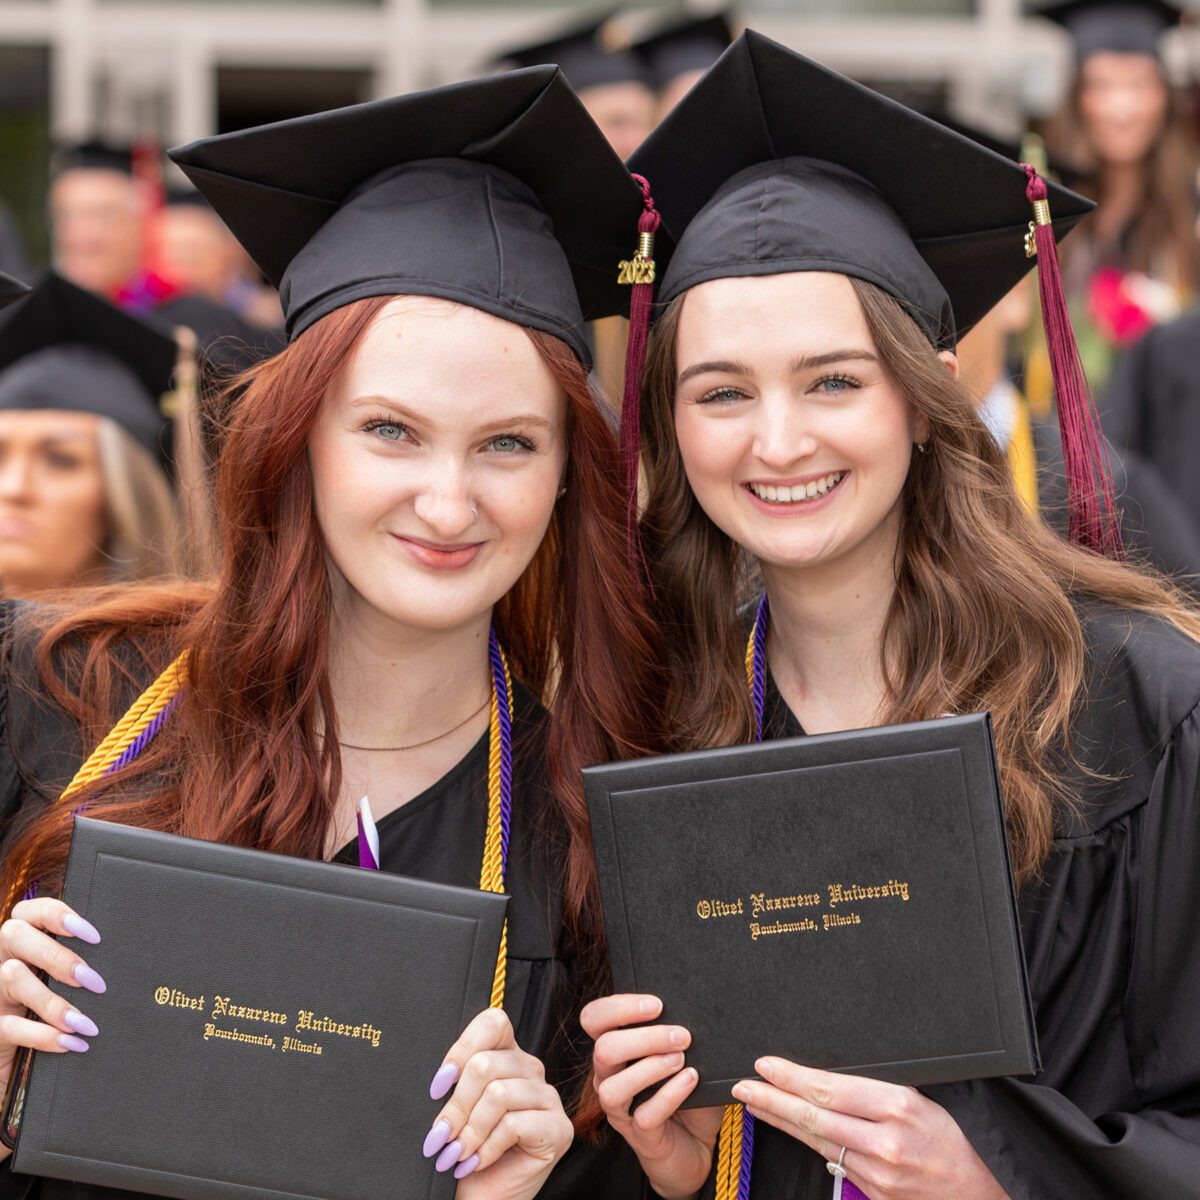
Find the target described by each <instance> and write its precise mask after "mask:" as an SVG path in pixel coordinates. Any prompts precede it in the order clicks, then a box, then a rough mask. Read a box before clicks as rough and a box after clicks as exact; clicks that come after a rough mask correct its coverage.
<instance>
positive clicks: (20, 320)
mask: <svg viewBox="0 0 1200 1200" xmlns="http://www.w3.org/2000/svg"><path fill="white" fill-rule="evenodd" d="M175 356H176V345H175V339H174V338H173V337H172V336H171V331H170V329H169V328H168V327H167V326H165V325H162V324H161V323H159V322H158V321H155V320H153V319H152V318H146V317H139V316H134V315H133V314H132V313H128V312H125V311H123V310H122V309H119V308H117V307H116V306H115V305H113V304H109V303H108V301H107V300H102V299H101V298H100V297H99V296H96V295H93V293H91V292H88V291H84V289H83V288H80V287H76V285H75V284H73V283H71V282H69V281H68V280H66V279H64V278H63V277H62V276H61V275H56V274H54V273H50V274H48V275H47V276H46V277H45V279H43V280H42V282H41V283H39V284H38V285H37V287H35V288H34V289H33V290H32V291H31V292H30V293H29V294H28V295H27V296H26V297H25V298H24V299H23V300H22V301H21V302H20V303H19V304H17V305H16V306H15V307H14V308H13V309H12V310H11V311H10V312H8V313H5V315H4V317H3V318H2V319H0V410H6V409H57V410H61V411H67V412H89V413H96V414H97V415H98V416H101V417H109V418H111V419H112V420H113V421H116V423H117V424H118V425H120V426H121V427H122V428H123V429H124V430H125V431H126V432H128V433H129V434H131V435H132V436H133V437H134V438H135V439H136V440H137V441H138V442H140V443H141V444H142V445H143V446H145V447H146V449H147V450H149V451H150V452H151V453H152V454H154V455H155V456H156V458H157V459H158V461H159V462H160V463H161V464H162V466H163V468H164V470H168V471H169V468H170V459H169V443H170V439H169V437H168V425H169V422H168V421H167V419H166V418H165V417H164V416H163V414H162V411H161V409H160V406H159V402H160V399H161V397H162V396H163V394H164V393H165V392H167V391H168V389H169V388H170V386H171V377H172V375H174V373H175Z"/></svg>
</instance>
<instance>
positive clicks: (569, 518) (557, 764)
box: [0, 297, 663, 986]
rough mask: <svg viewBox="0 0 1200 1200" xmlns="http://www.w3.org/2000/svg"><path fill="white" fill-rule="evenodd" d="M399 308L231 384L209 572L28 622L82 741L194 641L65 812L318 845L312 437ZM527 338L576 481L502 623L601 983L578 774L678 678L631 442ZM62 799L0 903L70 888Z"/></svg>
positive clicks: (643, 740) (318, 646) (655, 715)
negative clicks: (649, 585)
mask: <svg viewBox="0 0 1200 1200" xmlns="http://www.w3.org/2000/svg"><path fill="white" fill-rule="evenodd" d="M387 302H388V297H378V298H371V299H365V300H360V301H357V302H355V303H353V304H350V305H347V306H346V307H344V308H341V309H338V310H337V311H336V312H334V313H332V314H330V315H329V316H328V317H325V318H324V319H323V320H321V321H320V322H318V323H317V324H316V325H314V326H313V327H312V328H310V329H308V330H307V331H305V332H304V333H303V334H302V335H301V336H300V337H298V338H297V339H296V341H295V342H294V343H293V344H292V345H291V346H289V347H288V348H287V349H286V350H284V351H283V352H282V353H281V354H279V355H278V356H276V357H275V358H273V359H271V360H269V361H267V362H265V363H263V364H262V365H261V366H259V367H257V368H255V370H254V371H253V372H252V373H251V374H250V375H249V376H248V377H246V378H245V379H243V380H242V381H240V382H239V383H238V384H237V385H235V392H236V399H235V400H234V401H233V402H232V404H231V405H230V408H229V411H228V413H227V415H226V418H225V420H224V422H223V424H224V428H223V429H222V431H221V438H220V442H221V450H220V454H219V457H218V460H217V463H216V470H215V477H214V488H215V492H214V501H215V510H216V515H217V520H218V526H219V531H220V538H221V567H220V571H219V575H218V577H217V579H216V581H215V582H214V583H212V584H209V585H196V584H192V585H187V586H175V587H171V586H159V587H152V588H151V587H147V588H133V587H126V588H123V589H120V590H110V591H108V592H102V593H93V594H92V595H91V596H89V597H87V598H86V599H84V600H83V601H82V602H81V603H80V604H79V605H72V607H70V608H69V609H65V610H61V609H60V610H58V611H53V610H44V611H41V612H39V611H37V610H35V611H34V612H32V613H31V614H30V615H29V617H28V618H27V620H28V621H29V622H32V624H33V626H34V628H33V629H32V630H31V631H29V632H30V633H31V634H32V635H38V634H40V641H38V643H37V647H36V653H35V660H36V665H37V674H38V677H39V683H40V686H41V687H42V688H43V689H44V690H45V691H46V692H48V693H49V695H50V697H51V699H52V700H53V701H54V702H56V703H57V704H58V705H60V706H61V707H62V708H63V709H64V710H66V712H68V713H69V714H70V715H71V716H72V717H73V718H74V719H75V720H76V721H78V723H79V726H80V731H81V738H82V741H83V744H84V745H85V746H91V745H94V744H95V743H96V742H97V741H98V740H99V739H100V738H101V737H102V736H103V735H104V734H105V733H106V732H107V730H108V729H109V728H110V727H111V726H112V724H113V723H114V722H115V720H116V719H117V718H118V717H119V716H120V714H121V713H122V711H123V710H124V707H125V706H126V705H127V704H128V702H129V701H130V700H131V699H132V696H133V695H135V694H136V692H137V690H139V689H140V688H141V687H144V686H145V685H146V684H147V683H148V682H149V680H150V679H152V678H153V677H154V676H155V674H157V672H159V671H161V670H162V669H163V668H164V667H165V666H166V665H167V663H169V662H170V661H171V660H172V659H173V658H174V656H175V655H176V654H177V653H178V652H179V651H180V650H181V649H183V648H184V647H188V648H190V660H189V664H188V672H187V693H186V696H185V698H184V701H183V703H182V704H181V705H180V707H179V709H178V711H177V712H176V713H175V715H174V716H173V717H172V718H171V720H170V721H169V722H168V723H167V725H166V727H165V729H164V732H163V733H161V734H160V735H159V736H158V737H157V738H156V739H155V740H154V741H153V742H151V744H150V746H149V748H148V749H147V750H146V751H145V752H144V753H143V754H142V755H141V757H140V758H138V759H137V760H136V761H135V762H134V763H133V764H131V765H130V766H129V767H127V768H125V769H124V770H123V771H121V772H120V773H119V774H117V775H115V776H113V777H111V778H110V779H107V780H102V781H100V782H99V783H96V784H94V785H92V786H91V787H89V788H88V789H87V790H86V791H84V792H81V793H79V794H78V799H75V800H73V802H72V804H71V806H70V807H71V808H74V807H76V806H78V805H83V804H86V805H87V806H88V812H89V815H92V816H96V817H100V818H102V819H108V820H113V821H120V822H124V823H127V824H133V825H138V826H142V827H145V828H151V829H157V830H162V831H165V832H169V833H176V834H183V835H187V836H191V837H198V838H204V839H209V840H212V841H220V842H227V843H231V844H234V845H241V846H251V847H255V848H257V849H261V850H271V851H276V852H278V853H282V854H291V855H298V856H302V857H306V858H320V857H322V856H323V853H324V845H325V838H326V834H327V831H328V828H329V823H330V820H331V817H332V814H333V810H334V806H335V803H336V800H337V797H338V793H339V788H340V784H341V766H340V761H339V757H338V745H337V739H336V736H334V737H321V736H320V731H321V730H322V729H332V730H336V727H337V713H336V711H335V708H334V698H333V695H332V692H331V689H330V683H329V677H328V672H327V668H326V662H327V645H328V640H329V637H330V620H329V610H330V583H329V576H328V571H327V566H326V557H325V550H324V545H323V541H322V538H321V535H320V530H319V527H318V525H317V521H316V517H315V514H314V507H313V488H312V477H311V473H310V470H309V467H308V460H307V453H306V447H307V441H308V436H309V432H310V430H311V429H312V426H313V424H314V422H315V420H316V417H317V413H318V410H319V408H320V406H321V403H322V400H323V397H324V396H325V394H326V391H327V390H328V388H329V386H330V384H331V383H332V381H333V380H334V379H335V377H336V376H337V375H338V373H339V372H340V371H341V370H342V369H343V367H345V366H346V364H347V363H348V362H349V361H350V358H351V356H352V355H353V353H354V351H355V348H356V346H357V345H358V343H359V340H360V339H361V337H362V335H363V333H364V332H365V330H366V328H367V326H368V324H369V323H370V321H371V320H372V318H373V317H374V316H375V315H376V314H377V313H378V312H379V311H380V309H381V308H382V307H383V306H384V305H385V304H386V303H387ZM527 332H528V334H529V337H530V338H531V340H532V341H533V343H534V345H535V346H536V347H537V349H538V351H539V353H540V354H541V356H542V358H543V360H544V361H545V362H546V364H547V366H548V367H549V369H550V371H551V372H552V373H553V375H554V377H555V379H556V380H557V381H558V383H559V384H560V385H561V387H562V388H563V390H564V391H565V393H566V395H567V398H568V405H567V408H568V412H567V447H568V462H567V468H566V476H565V479H564V483H565V484H566V491H565V493H564V494H563V496H562V497H561V499H560V500H559V502H558V504H557V505H556V509H555V514H554V516H553V518H552V520H551V523H550V527H549V531H548V533H547V536H546V538H545V540H544V541H543V543H542V545H541V547H540V548H539V550H538V552H537V554H536V555H535V557H534V559H533V561H532V562H531V564H530V565H529V567H528V568H527V569H526V571H525V572H524V573H523V574H522V576H521V578H520V579H519V580H518V582H517V583H516V585H515V586H514V587H513V588H512V590H511V591H510V592H509V593H508V595H506V596H505V597H504V598H503V599H502V600H501V601H500V603H499V604H498V606H497V608H496V612H495V615H494V623H495V626H496V630H497V633H498V635H499V637H500V639H501V641H502V643H503V645H504V647H505V649H506V651H507V653H508V656H509V660H510V663H511V666H512V669H513V672H514V674H515V675H516V676H517V677H518V678H519V679H520V680H522V681H523V682H524V683H525V684H526V686H527V687H529V688H530V689H531V690H532V691H533V692H535V693H536V694H538V695H541V696H543V697H545V698H547V699H550V698H551V693H553V717H552V720H551V722H550V728H549V735H548V736H549V768H550V774H551V778H552V783H553V788H552V791H553V804H554V806H555V807H556V808H557V810H558V813H559V814H560V816H561V819H562V822H563V823H565V826H566V829H567V834H568V837H567V846H566V855H565V872H564V873H565V881H564V886H565V890H564V896H563V908H564V918H565V921H566V924H567V927H568V929H569V930H570V931H571V932H572V933H573V934H574V935H575V938H576V943H577V946H578V948H579V951H580V954H581V956H582V958H583V960H584V963H583V965H584V968H585V970H584V975H585V977H586V974H587V971H589V970H598V969H600V968H599V964H600V962H601V960H602V955H601V953H600V950H599V942H598V931H599V929H600V924H601V923H600V913H599V901H598V888H597V884H596V874H595V866H594V862H593V859H592V852H591V843H590V834H589V827H588V820H587V808H586V804H585V800H584V796H583V789H582V782H581V779H580V768H581V767H583V766H585V765H587V764H589V763H594V762H599V761H604V760H608V759H613V758H626V757H635V756H638V755H641V754H644V753H646V752H647V751H648V750H651V749H653V748H654V745H653V743H652V741H651V739H652V738H653V737H654V733H653V731H654V730H655V728H656V723H657V721H658V720H659V711H660V706H661V692H662V683H661V680H662V674H663V673H662V665H661V659H660V655H659V650H658V645H659V639H658V635H657V631H656V628H655V626H654V623H653V619H652V617H651V615H650V613H649V611H648V609H647V607H646V605H645V604H644V603H643V602H642V601H641V600H640V599H639V597H638V595H637V594H636V591H635V590H634V589H631V588H629V587H628V586H627V584H626V568H625V544H624V507H623V502H622V500H621V493H620V479H621V473H620V464H619V457H618V452H617V447H616V444H615V440H614V438H613V436H612V433H611V431H610V429H609V427H608V424H607V422H606V421H605V419H604V417H603V415H602V414H601V411H600V409H599V407H598V406H597V404H596V403H595V401H594V399H593V397H592V394H591V391H590V388H589V386H588V380H587V377H586V374H585V372H584V370H583V368H582V366H581V365H580V363H579V361H578V360H577V359H576V358H575V356H574V355H573V354H572V352H571V351H570V350H569V349H568V347H567V346H566V345H565V344H564V343H562V342H561V341H559V340H558V339H556V338H554V337H551V336H549V335H547V334H545V333H541V332H537V331H527ZM30 807H33V806H30ZM67 807H68V806H66V805H50V806H49V807H48V808H47V807H42V808H41V810H40V811H38V812H35V813H34V814H33V815H32V819H31V820H29V821H28V822H27V823H24V824H23V827H22V828H20V829H19V830H18V831H17V832H16V833H15V835H14V840H13V841H12V842H11V844H10V848H9V852H8V855H7V858H6V861H5V862H4V865H3V869H2V871H0V887H2V888H3V889H4V895H5V896H6V897H7V907H6V908H5V912H7V911H9V910H10V909H11V906H12V903H13V902H14V900H15V899H16V898H17V897H19V896H20V894H21V893H22V891H23V890H24V889H25V888H26V887H27V886H28V885H29V883H30V882H31V881H32V880H34V879H36V880H38V881H39V883H40V886H41V888H42V890H43V891H46V890H49V891H51V892H53V891H55V890H57V888H58V887H59V886H60V884H61V879H62V875H63V871H64V867H65V862H66V857H67V851H68V846H69V842H70V836H71V821H70V820H69V819H68V817H69V813H68V812H67V811H66V809H67ZM589 952H590V956H589ZM581 986H586V985H581Z"/></svg>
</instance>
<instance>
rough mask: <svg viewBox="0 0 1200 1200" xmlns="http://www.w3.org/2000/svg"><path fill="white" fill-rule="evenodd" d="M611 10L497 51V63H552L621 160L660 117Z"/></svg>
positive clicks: (647, 75) (644, 76)
mask: <svg viewBox="0 0 1200 1200" xmlns="http://www.w3.org/2000/svg"><path fill="white" fill-rule="evenodd" d="M624 40H625V39H624V37H623V34H622V31H621V28H620V25H619V23H618V22H617V20H616V18H615V16H614V15H613V14H612V13H608V14H605V15H604V16H601V17H591V18H589V19H588V20H587V21H585V22H583V23H580V24H576V25H573V26H571V27H570V28H568V29H564V30H562V31H560V32H559V33H558V34H556V35H555V36H554V37H551V38H548V39H547V40H545V41H541V42H535V43H534V44H533V45H530V46H519V47H515V48H513V49H511V50H506V51H504V52H503V53H502V54H498V55H497V56H496V58H495V65H497V66H499V65H504V66H508V67H537V66H542V65H544V64H546V63H554V64H555V65H556V66H557V67H558V68H559V69H560V70H561V71H562V73H563V74H564V75H565V76H566V77H567V82H568V83H569V84H570V85H571V86H572V87H573V88H574V89H575V91H576V93H577V94H578V96H579V99H580V100H582V101H583V106H584V108H586V109H587V111H588V115H589V116H590V117H591V118H592V120H593V121H595V122H596V124H597V125H599V126H600V131H601V133H603V134H604V136H605V138H606V139H607V140H608V144H609V145H610V146H612V148H613V149H614V150H615V151H616V152H617V155H618V156H619V157H620V158H621V159H622V161H623V160H625V159H627V158H628V157H629V156H630V155H631V154H632V153H633V152H634V151H635V150H636V149H637V148H638V147H639V146H640V145H641V144H642V142H643V141H645V139H646V137H647V136H648V135H649V133H650V131H651V130H652V129H653V128H654V126H655V125H656V124H657V122H658V98H657V96H656V95H655V92H654V88H653V84H652V80H651V76H650V73H649V71H648V70H647V68H646V65H645V63H644V62H643V61H642V60H641V59H640V58H638V57H637V56H635V55H634V54H631V53H630V52H629V51H628V50H627V49H624V48H619V47H620V45H621V43H622V42H624Z"/></svg>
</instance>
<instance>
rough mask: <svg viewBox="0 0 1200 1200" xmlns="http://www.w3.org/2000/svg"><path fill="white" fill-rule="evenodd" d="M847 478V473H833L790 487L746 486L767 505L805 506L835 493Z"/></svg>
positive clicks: (764, 484)
mask: <svg viewBox="0 0 1200 1200" xmlns="http://www.w3.org/2000/svg"><path fill="white" fill-rule="evenodd" d="M845 477H846V472H845V471H832V472H830V474H828V475H823V476H821V477H820V478H819V479H810V480H809V481H808V482H807V483H797V484H793V485H791V486H790V487H787V486H782V485H779V484H770V483H757V482H756V483H748V484H747V485H746V486H747V487H748V488H749V489H750V491H751V492H753V493H754V495H755V496H757V497H758V499H760V500H761V501H763V503H765V504H805V503H808V502H810V501H813V500H819V499H820V498H821V497H822V496H825V495H827V494H828V493H829V492H831V491H833V489H834V488H835V487H837V485H838V484H839V483H841V482H842V480H843V479H845Z"/></svg>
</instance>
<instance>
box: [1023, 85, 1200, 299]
mask: <svg viewBox="0 0 1200 1200" xmlns="http://www.w3.org/2000/svg"><path fill="white" fill-rule="evenodd" d="M1163 87H1164V88H1167V89H1168V93H1167V94H1168V100H1167V115H1166V119H1165V120H1164V122H1163V126H1162V129H1161V130H1160V132H1159V135H1158V137H1157V138H1156V140H1155V142H1154V145H1153V146H1152V147H1151V149H1150V153H1149V155H1148V156H1147V157H1146V160H1145V162H1144V163H1143V165H1142V197H1141V203H1140V204H1139V206H1138V215H1137V218H1136V219H1135V220H1134V221H1133V223H1132V225H1131V226H1130V227H1129V229H1128V230H1127V231H1126V233H1125V236H1124V238H1123V240H1122V243H1121V245H1119V246H1118V245H1116V244H1111V245H1110V244H1099V243H1098V242H1097V241H1096V236H1095V233H1094V232H1093V230H1092V228H1091V226H1090V225H1085V226H1084V227H1083V228H1081V229H1080V230H1078V231H1077V232H1076V234H1075V236H1074V237H1072V238H1070V239H1069V240H1068V241H1067V242H1065V243H1064V245H1063V249H1062V254H1063V264H1064V268H1065V269H1066V270H1067V272H1068V274H1072V273H1073V271H1074V267H1075V263H1076V262H1077V261H1078V260H1080V259H1082V260H1084V262H1086V263H1088V264H1090V265H1091V266H1092V267H1093V268H1094V267H1096V266H1106V265H1112V266H1118V267H1120V268H1121V269H1122V270H1126V271H1142V272H1144V273H1146V274H1148V275H1152V276H1155V277H1156V278H1160V279H1162V280H1163V281H1164V282H1166V283H1169V284H1170V285H1171V286H1172V287H1175V288H1178V289H1180V290H1181V291H1183V292H1186V293H1187V294H1189V295H1190V294H1193V293H1194V292H1195V291H1196V290H1197V287H1198V286H1200V249H1198V245H1197V238H1196V170H1197V167H1198V166H1200V150H1198V148H1197V144H1196V135H1195V132H1194V128H1193V124H1192V116H1191V111H1190V110H1191V101H1190V98H1189V97H1187V96H1186V95H1184V94H1182V93H1180V92H1179V91H1177V90H1175V89H1171V88H1170V85H1169V83H1168V82H1167V81H1166V80H1165V79H1164V81H1163ZM1082 90H1083V79H1082V73H1081V72H1077V73H1076V77H1075V80H1074V82H1073V84H1072V86H1071V88H1070V89H1069V91H1068V93H1067V95H1066V97H1065V98H1064V100H1063V103H1062V105H1061V107H1060V109H1059V111H1058V112H1057V113H1056V114H1055V115H1054V116H1053V117H1052V118H1051V119H1050V121H1049V122H1048V124H1047V126H1046V131H1045V136H1046V148H1047V150H1048V151H1049V153H1050V156H1051V158H1055V157H1060V158H1061V159H1062V161H1064V162H1069V163H1070V164H1071V165H1072V167H1074V168H1078V169H1079V170H1080V171H1082V172H1085V173H1091V174H1090V176H1089V175H1087V174H1085V177H1084V178H1083V179H1082V181H1080V182H1078V183H1074V182H1073V183H1072V184H1071V186H1072V187H1074V188H1075V189H1076V190H1077V191H1079V192H1080V193H1082V194H1083V195H1085V196H1087V197H1088V198H1089V199H1091V200H1095V201H1096V202H1097V204H1099V205H1101V206H1103V204H1104V200H1105V195H1104V188H1103V185H1102V181H1101V176H1100V174H1099V173H1098V167H1099V166H1100V164H1099V162H1098V160H1097V158H1096V154H1095V151H1094V150H1093V149H1092V148H1091V144H1090V142H1089V140H1088V137H1087V133H1086V131H1085V129H1084V123H1083V119H1082V117H1081V116H1080V108H1079V97H1080V93H1081V92H1082Z"/></svg>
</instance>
